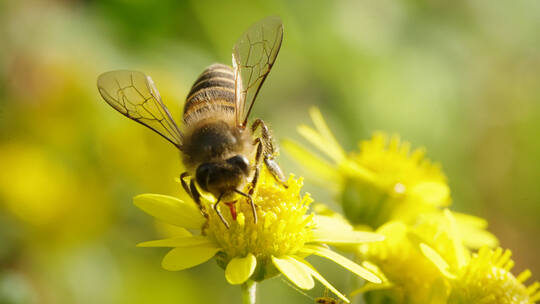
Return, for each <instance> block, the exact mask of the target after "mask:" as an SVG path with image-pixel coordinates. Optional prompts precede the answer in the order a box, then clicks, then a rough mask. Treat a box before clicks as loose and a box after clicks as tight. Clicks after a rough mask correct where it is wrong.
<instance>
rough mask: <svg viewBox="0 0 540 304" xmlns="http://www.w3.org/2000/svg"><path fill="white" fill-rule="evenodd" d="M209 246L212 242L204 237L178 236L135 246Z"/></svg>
mask: <svg viewBox="0 0 540 304" xmlns="http://www.w3.org/2000/svg"><path fill="white" fill-rule="evenodd" d="M207 245H208V246H210V245H212V242H211V241H210V240H209V239H208V238H207V237H205V236H202V235H196V236H187V237H186V236H179V237H173V238H170V239H163V240H156V241H148V242H142V243H139V244H137V247H194V246H207Z"/></svg>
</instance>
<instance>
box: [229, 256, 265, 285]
mask: <svg viewBox="0 0 540 304" xmlns="http://www.w3.org/2000/svg"><path fill="white" fill-rule="evenodd" d="M256 266H257V259H256V258H255V256H254V255H253V254H251V253H248V255H247V256H246V257H244V258H234V259H232V260H231V261H230V262H229V264H227V269H225V278H226V279H227V281H228V282H229V283H230V284H233V285H236V284H242V283H244V282H245V281H247V280H248V279H249V277H250V276H251V275H252V274H253V271H255V267H256Z"/></svg>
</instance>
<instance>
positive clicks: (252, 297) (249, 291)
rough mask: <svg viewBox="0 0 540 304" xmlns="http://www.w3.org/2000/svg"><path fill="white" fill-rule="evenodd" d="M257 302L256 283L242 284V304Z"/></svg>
mask: <svg viewBox="0 0 540 304" xmlns="http://www.w3.org/2000/svg"><path fill="white" fill-rule="evenodd" d="M256 300H257V283H255V282H254V281H251V280H249V281H247V282H245V283H244V284H242V304H255V301H256Z"/></svg>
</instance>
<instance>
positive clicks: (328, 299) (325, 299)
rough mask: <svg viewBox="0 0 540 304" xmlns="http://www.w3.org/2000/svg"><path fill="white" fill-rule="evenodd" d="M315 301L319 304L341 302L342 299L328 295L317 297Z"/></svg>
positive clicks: (338, 303)
mask: <svg viewBox="0 0 540 304" xmlns="http://www.w3.org/2000/svg"><path fill="white" fill-rule="evenodd" d="M315 303H318V304H340V303H341V301H340V300H338V299H334V298H331V297H328V296H325V297H319V298H315Z"/></svg>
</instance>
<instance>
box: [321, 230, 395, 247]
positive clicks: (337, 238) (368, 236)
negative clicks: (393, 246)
mask: <svg viewBox="0 0 540 304" xmlns="http://www.w3.org/2000/svg"><path fill="white" fill-rule="evenodd" d="M380 241H384V235H381V234H377V233H373V232H367V231H343V230H336V229H332V230H330V229H314V230H313V231H312V232H311V239H310V242H318V243H325V244H358V243H370V242H380Z"/></svg>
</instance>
